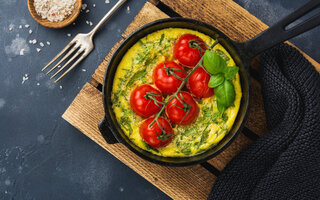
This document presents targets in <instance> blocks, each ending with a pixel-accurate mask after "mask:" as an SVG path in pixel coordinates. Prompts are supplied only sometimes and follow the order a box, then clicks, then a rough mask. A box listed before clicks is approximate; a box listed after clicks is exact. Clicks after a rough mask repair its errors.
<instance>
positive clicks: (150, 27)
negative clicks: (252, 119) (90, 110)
mask: <svg viewBox="0 0 320 200" xmlns="http://www.w3.org/2000/svg"><path fill="white" fill-rule="evenodd" d="M319 5H320V1H319V0H312V1H310V2H308V3H307V4H305V5H304V6H302V7H301V8H299V9H298V10H296V11H295V12H294V13H292V14H290V15H289V16H287V17H286V18H284V19H283V20H281V21H280V22H278V23H277V24H275V25H274V26H272V27H270V28H269V29H267V30H266V31H264V32H262V33H261V34H259V35H257V36H256V37H254V38H253V39H251V40H249V41H247V42H245V43H237V42H234V41H232V40H230V39H229V38H228V37H227V36H226V35H225V34H223V33H222V32H220V31H219V30H217V29H215V28H214V27H212V26H210V25H208V24H206V23H203V22H200V21H197V20H193V19H185V18H168V19H162V20H158V21H155V22H152V23H150V24H147V25H145V26H143V27H141V28H139V29H138V30H136V31H135V32H134V33H132V34H131V35H130V36H129V37H128V38H127V39H126V40H125V41H123V43H122V44H121V45H120V47H119V48H118V49H117V50H116V51H115V53H114V54H113V56H112V58H111V60H110V62H109V64H108V67H107V70H106V73H105V79H104V83H103V102H104V108H105V113H106V116H105V118H104V119H103V120H102V121H101V122H100V124H99V129H100V131H101V133H102V135H103V137H104V138H105V140H106V141H107V142H108V143H109V144H114V143H119V142H121V143H122V144H124V145H125V146H126V147H128V148H129V149H130V150H131V151H133V152H134V153H136V154H137V155H139V156H140V157H142V158H144V159H146V160H148V161H151V162H153V163H157V164H162V165H167V166H186V165H193V164H198V163H201V162H204V161H206V160H209V159H211V158H212V157H214V156H216V155H217V154H219V153H220V152H221V151H223V150H224V149H225V148H226V147H227V146H229V145H230V144H231V142H232V141H233V140H234V139H235V137H236V136H237V134H238V133H239V132H240V131H241V129H242V127H243V126H244V124H245V121H246V118H247V113H248V108H249V96H250V77H249V64H250V61H251V58H253V57H254V56H256V55H258V54H259V53H261V52H262V51H264V50H266V49H269V48H271V47H272V46H274V45H276V44H278V43H280V42H283V41H285V40H288V39H290V38H292V37H294V36H296V35H299V34H301V33H303V32H305V31H307V30H309V29H311V28H313V27H315V26H317V25H319V24H320V14H318V15H316V16H313V17H312V18H310V19H308V20H306V21H305V22H303V23H300V24H298V25H296V26H294V27H292V28H290V29H288V30H287V29H285V28H286V26H287V25H288V24H290V23H292V22H294V21H295V20H296V19H298V18H300V17H301V16H304V15H306V14H307V13H309V12H311V11H312V10H313V9H315V8H317V7H319ZM165 28H186V29H192V30H196V31H199V32H201V33H204V34H206V35H208V36H210V37H212V38H213V39H217V40H218V41H219V43H220V44H221V45H222V46H223V47H224V48H225V49H226V50H227V51H228V52H229V53H230V55H231V56H232V58H233V59H234V61H235V63H236V65H237V66H238V67H239V68H240V71H239V73H240V80H241V87H242V92H243V97H242V99H241V106H240V110H239V113H238V116H237V118H236V120H235V122H234V125H233V127H232V128H231V130H230V132H229V133H228V134H226V136H225V137H224V138H223V139H222V140H221V141H220V142H219V143H218V144H217V145H216V146H214V147H212V148H210V149H208V150H207V151H206V152H204V153H201V154H199V155H195V156H191V157H162V156H158V155H154V154H152V153H150V152H148V151H145V150H143V149H141V148H139V147H138V146H136V145H135V144H134V143H133V142H131V141H130V140H129V138H128V137H127V136H126V135H125V133H124V132H123V131H122V130H121V128H120V126H119V124H118V122H117V120H116V117H115V114H114V112H113V109H112V102H111V91H112V85H113V79H114V75H115V72H116V70H117V67H118V65H119V63H120V61H121V59H122V57H123V56H124V54H125V53H126V52H127V50H128V49H130V47H131V46H133V45H134V44H135V43H136V42H138V41H139V40H140V39H141V38H143V37H145V36H146V35H148V34H150V33H152V32H155V31H157V30H160V29H165Z"/></svg>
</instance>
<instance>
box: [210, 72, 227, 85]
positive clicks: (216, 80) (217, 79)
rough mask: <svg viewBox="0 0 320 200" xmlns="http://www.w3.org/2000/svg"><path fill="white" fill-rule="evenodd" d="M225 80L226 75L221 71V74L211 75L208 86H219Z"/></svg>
mask: <svg viewBox="0 0 320 200" xmlns="http://www.w3.org/2000/svg"><path fill="white" fill-rule="evenodd" d="M223 81H224V76H223V74H221V73H219V74H214V75H212V76H211V77H210V80H209V83H208V86H209V87H210V88H215V87H218V86H219V85H221V84H222V83H223Z"/></svg>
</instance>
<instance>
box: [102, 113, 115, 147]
mask: <svg viewBox="0 0 320 200" xmlns="http://www.w3.org/2000/svg"><path fill="white" fill-rule="evenodd" d="M98 128H99V130H100V132H101V134H102V136H103V138H104V139H105V140H106V142H107V143H108V144H115V143H119V141H118V140H117V139H116V138H115V137H114V135H113V133H112V132H111V130H110V128H109V127H108V122H107V120H106V118H104V119H103V120H102V121H101V122H100V123H99V125H98Z"/></svg>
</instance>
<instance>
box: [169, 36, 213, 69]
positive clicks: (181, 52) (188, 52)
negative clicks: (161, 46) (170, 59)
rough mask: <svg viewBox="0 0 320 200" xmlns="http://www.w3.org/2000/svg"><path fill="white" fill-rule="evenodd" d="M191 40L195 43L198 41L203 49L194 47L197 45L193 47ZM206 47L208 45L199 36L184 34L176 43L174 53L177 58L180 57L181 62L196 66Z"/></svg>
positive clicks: (188, 65)
mask: <svg viewBox="0 0 320 200" xmlns="http://www.w3.org/2000/svg"><path fill="white" fill-rule="evenodd" d="M191 40H192V41H193V43H194V44H195V43H197V44H198V46H200V47H201V50H199V49H198V48H196V47H194V46H195V45H194V46H193V47H191V46H190V41H191ZM206 49H207V46H206V45H205V44H204V41H203V40H202V39H200V38H199V37H198V36H196V35H192V34H185V35H182V36H181V37H180V38H179V39H178V41H177V42H176V43H175V45H174V49H173V53H174V56H175V58H176V59H178V60H179V62H180V63H181V64H183V65H185V66H187V67H194V66H196V65H197V63H198V62H199V60H200V59H201V56H203V54H204V51H205V50H206Z"/></svg>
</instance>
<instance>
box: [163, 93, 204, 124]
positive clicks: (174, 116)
mask: <svg viewBox="0 0 320 200" xmlns="http://www.w3.org/2000/svg"><path fill="white" fill-rule="evenodd" d="M181 94H182V96H183V99H184V101H185V102H186V103H187V104H189V105H190V106H191V108H190V111H189V113H188V115H187V116H186V117H185V118H184V116H185V114H186V113H187V112H185V111H184V110H183V109H181V107H183V104H182V103H181V102H180V101H179V100H178V99H177V98H174V99H173V100H172V101H170V102H169V103H168V105H167V107H166V114H167V116H168V118H169V120H170V121H171V122H172V123H175V124H180V125H188V124H191V123H192V122H193V121H194V120H195V119H196V117H197V116H198V113H199V107H198V104H197V102H196V101H195V100H194V99H193V97H192V96H191V94H190V93H188V92H184V91H182V92H181ZM178 97H179V99H180V100H182V99H181V97H180V94H178ZM176 105H177V106H179V107H180V108H178V107H177V106H176ZM183 118H184V119H183ZM182 119H183V120H182Z"/></svg>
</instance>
